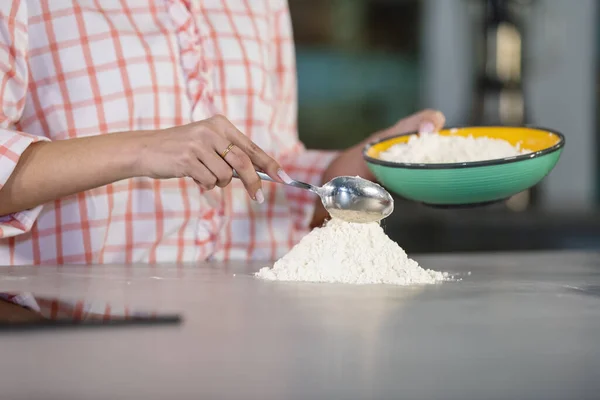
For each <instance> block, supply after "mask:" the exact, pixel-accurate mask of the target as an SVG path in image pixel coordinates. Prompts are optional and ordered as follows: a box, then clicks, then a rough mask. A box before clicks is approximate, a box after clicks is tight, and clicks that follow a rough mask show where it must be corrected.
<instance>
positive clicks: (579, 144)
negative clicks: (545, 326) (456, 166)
mask: <svg viewBox="0 0 600 400" xmlns="http://www.w3.org/2000/svg"><path fill="white" fill-rule="evenodd" d="M289 3H290V8H291V12H292V20H293V24H294V35H295V39H296V46H297V49H296V51H297V64H298V65H297V67H298V79H299V88H298V89H299V93H298V95H299V120H298V127H299V131H300V136H301V138H302V140H303V141H304V143H305V144H306V145H307V146H308V147H310V148H321V149H327V148H343V147H345V146H348V145H351V144H354V143H356V142H358V141H360V140H362V139H363V138H365V137H367V136H368V135H369V134H370V133H372V132H375V131H377V130H379V129H382V128H385V127H387V126H389V125H391V124H393V123H394V122H396V121H397V120H398V119H400V118H401V117H403V116H407V115H409V114H411V113H413V112H415V111H418V110H419V109H422V108H436V109H439V110H441V111H443V112H444V114H445V115H446V118H447V125H448V126H458V125H468V124H477V125H498V124H504V125H535V126H542V127H548V128H552V129H555V130H558V131H560V132H562V133H563V134H565V136H566V146H565V151H564V153H563V155H562V157H561V160H560V161H559V164H558V165H557V166H556V168H555V169H554V170H553V171H552V173H551V174H550V175H549V176H548V177H547V178H546V179H545V180H544V181H543V182H542V183H541V184H540V185H538V186H537V187H535V188H533V189H532V190H531V191H528V192H526V193H522V194H520V195H518V196H515V197H514V198H512V199H510V201H508V202H507V203H503V204H500V205H494V206H490V207H484V208H473V209H432V208H428V207H425V206H422V205H420V204H415V203H412V202H407V201H403V200H402V199H397V200H396V202H397V203H396V211H395V212H394V214H393V215H392V216H391V217H389V218H388V219H387V220H386V221H385V227H386V231H387V232H388V234H389V235H390V236H391V237H392V238H393V239H394V240H396V241H398V242H399V243H400V244H401V245H402V246H403V247H404V248H405V250H407V251H408V252H421V253H428V252H446V251H466V252H468V251H498V250H538V249H600V213H599V212H598V211H599V210H600V195H599V193H600V190H599V187H600V174H598V170H599V169H600V163H598V158H599V155H600V145H599V143H600V141H599V140H598V135H599V132H600V127H599V126H598V120H597V118H596V115H597V113H598V111H599V110H598V106H599V104H600V102H598V101H597V100H598V95H599V93H600V92H599V91H598V79H597V76H598V73H599V72H600V70H599V69H598V66H599V64H598V62H597V61H598V57H599V52H598V51H597V49H598V48H599V47H600V32H599V30H598V29H597V25H598V22H599V18H600V15H599V13H598V10H599V4H598V3H599V2H598V1H597V0H289Z"/></svg>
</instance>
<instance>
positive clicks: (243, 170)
mask: <svg viewBox="0 0 600 400" xmlns="http://www.w3.org/2000/svg"><path fill="white" fill-rule="evenodd" d="M143 135H144V137H143V138H142V141H143V147H142V151H141V153H140V158H139V160H138V163H137V168H138V173H139V175H142V176H148V177H151V178H158V179H160V178H182V177H190V178H193V179H194V180H195V181H196V182H197V183H198V184H199V185H200V186H201V187H203V188H204V189H207V190H210V189H212V188H214V187H215V186H219V187H225V186H227V185H228V184H229V183H230V182H231V178H232V173H233V169H235V170H236V172H237V173H238V175H239V176H240V178H241V180H242V182H243V183H244V186H245V187H246V191H247V192H248V194H249V195H250V197H251V198H252V199H253V200H256V201H258V202H259V203H262V202H263V201H264V195H263V193H262V190H261V180H260V178H259V177H258V175H257V174H256V169H259V170H261V171H264V172H265V173H267V174H268V175H269V176H270V177H271V178H273V179H275V180H277V181H281V178H280V177H279V175H281V174H282V170H281V167H280V166H279V164H278V163H277V161H275V160H274V159H273V158H271V157H269V156H268V155H267V154H266V153H265V152H264V151H263V150H262V149H261V148H260V147H258V146H257V145H256V144H255V143H253V142H252V141H251V140H250V139H248V137H246V136H245V135H244V134H243V133H241V132H240V131H239V130H237V129H236V127H235V126H234V125H233V124H232V123H231V122H229V120H228V119H227V118H225V117H223V116H221V115H217V116H214V117H211V118H209V119H206V120H203V121H199V122H195V123H191V124H188V125H183V126H178V127H174V128H169V129H165V130H161V131H148V132H144V133H143Z"/></svg>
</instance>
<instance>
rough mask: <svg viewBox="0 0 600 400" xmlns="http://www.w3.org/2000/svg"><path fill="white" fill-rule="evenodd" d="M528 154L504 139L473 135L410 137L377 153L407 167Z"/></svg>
mask: <svg viewBox="0 0 600 400" xmlns="http://www.w3.org/2000/svg"><path fill="white" fill-rule="evenodd" d="M527 153H530V151H528V150H522V149H521V147H520V146H519V145H517V146H513V145H512V144H510V143H509V142H507V141H506V140H502V139H492V138H487V137H477V138H475V137H473V136H468V137H467V136H456V135H450V136H442V135H439V134H437V133H435V134H426V135H414V136H411V137H410V139H409V140H408V142H407V143H399V144H396V145H394V146H391V147H390V148H389V149H387V150H386V151H383V152H381V154H380V155H379V158H380V159H382V160H384V161H391V162H400V163H410V164H446V163H462V162H473V161H484V160H495V159H498V158H507V157H515V156H519V155H522V154H527Z"/></svg>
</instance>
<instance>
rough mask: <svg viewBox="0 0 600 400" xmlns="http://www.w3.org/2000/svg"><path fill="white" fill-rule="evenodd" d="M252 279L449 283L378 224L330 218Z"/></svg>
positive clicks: (443, 276)
mask: <svg viewBox="0 0 600 400" xmlns="http://www.w3.org/2000/svg"><path fill="white" fill-rule="evenodd" d="M256 276H257V277H259V278H261V279H266V280H279V281H306V282H339V283H354V284H372V283H386V284H394V285H411V284H431V283H436V282H439V281H443V280H445V279H448V275H447V274H446V273H442V272H436V271H431V270H425V269H423V268H421V267H420V266H419V264H417V262H416V261H414V260H411V259H410V258H408V257H407V255H406V253H405V252H404V250H402V248H401V247H400V246H398V244H396V242H394V241H393V240H391V239H390V238H389V237H388V236H387V235H386V234H385V232H384V231H383V229H382V228H381V226H380V225H379V224H378V223H376V222H373V223H351V222H345V221H343V220H340V219H337V218H334V219H332V220H331V221H329V222H328V223H327V224H326V225H325V226H324V227H322V228H317V229H314V230H313V231H312V232H310V233H309V234H308V235H306V236H305V237H304V238H303V239H302V240H301V241H300V243H298V244H297V245H296V246H295V247H294V248H293V249H292V250H291V251H290V252H289V253H288V254H286V255H285V256H284V257H282V258H281V259H280V260H279V261H277V262H276V263H275V265H274V266H273V268H268V267H265V268H262V269H261V270H260V271H259V272H257V273H256Z"/></svg>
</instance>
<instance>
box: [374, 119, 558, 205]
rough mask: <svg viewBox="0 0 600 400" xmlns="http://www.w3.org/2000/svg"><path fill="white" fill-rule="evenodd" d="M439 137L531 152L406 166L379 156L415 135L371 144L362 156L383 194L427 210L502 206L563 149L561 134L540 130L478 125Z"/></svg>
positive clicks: (542, 173)
mask: <svg viewBox="0 0 600 400" xmlns="http://www.w3.org/2000/svg"><path fill="white" fill-rule="evenodd" d="M439 133H440V135H458V136H473V137H475V138H477V137H489V138H495V139H504V140H506V141H508V142H510V143H511V144H512V145H517V144H520V145H521V148H522V149H526V150H530V151H531V153H529V154H524V155H519V156H516V157H508V158H501V159H496V160H485V161H477V162H464V163H452V164H408V163H398V162H390V161H384V160H381V159H380V158H379V154H380V153H381V152H383V151H385V150H387V149H388V148H390V147H391V146H393V145H395V144H398V143H406V142H407V141H408V140H409V138H410V137H411V136H412V135H416V134H417V133H416V132H415V133H407V134H402V135H398V136H394V137H390V138H386V139H383V140H380V141H377V142H374V143H370V144H368V145H367V146H366V147H365V149H364V151H363V155H364V158H365V160H366V162H367V165H368V166H369V169H370V170H371V171H372V172H373V174H375V176H376V177H377V179H378V180H379V182H380V183H381V184H382V185H383V186H384V187H385V188H386V189H388V190H390V191H392V192H394V193H396V194H398V195H400V196H402V197H405V198H407V199H410V200H414V201H417V202H421V203H425V204H428V205H432V206H438V207H440V206H441V207H456V206H473V205H482V204H488V203H494V202H498V201H502V200H505V199H507V198H509V197H511V196H513V195H515V194H517V193H519V192H522V191H524V190H526V189H529V188H531V187H532V186H534V185H536V184H537V183H538V182H540V181H541V180H542V179H543V178H544V177H545V176H546V175H548V173H550V171H551V170H552V168H554V166H555V165H556V163H557V162H558V159H559V158H560V155H561V153H562V151H563V148H564V145H565V137H564V136H563V135H562V134H561V133H558V132H555V131H552V130H550V129H545V128H533V127H481V126H480V127H463V128H448V129H444V130H442V131H440V132H439Z"/></svg>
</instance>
